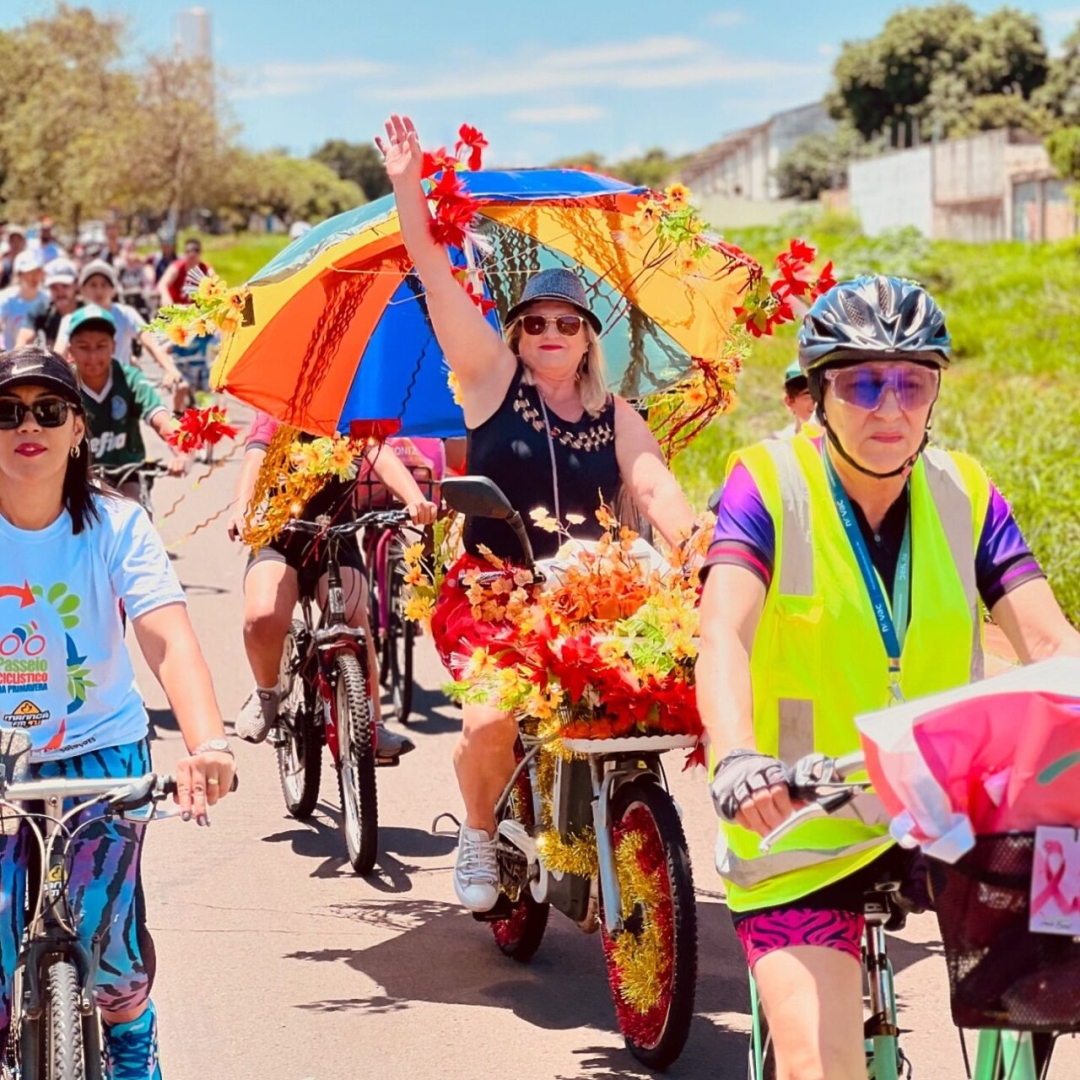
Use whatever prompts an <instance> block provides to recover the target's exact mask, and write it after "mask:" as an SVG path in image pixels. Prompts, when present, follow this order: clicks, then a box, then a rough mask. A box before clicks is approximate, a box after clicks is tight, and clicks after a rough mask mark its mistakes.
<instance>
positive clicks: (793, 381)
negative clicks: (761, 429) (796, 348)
mask: <svg viewBox="0 0 1080 1080" xmlns="http://www.w3.org/2000/svg"><path fill="white" fill-rule="evenodd" d="M784 408H786V409H787V411H788V412H789V413H791V423H790V424H788V426H787V427H786V428H783V429H781V430H780V431H778V432H777V433H776V435H775V438H777V439H792V438H794V437H795V436H796V435H798V434H799V432H800V431H802V429H803V427H804V425H806V424H809V423H810V422H811V421H812V420H813V418H814V399H813V396H812V395H811V394H810V380H809V379H807V377H806V372H805V371H803V369H802V365H801V364H800V363H799V361H798V360H793V361H792V362H791V363H790V364H789V365H788V367H787V370H786V371H785V372H784Z"/></svg>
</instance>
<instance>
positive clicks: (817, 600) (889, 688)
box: [696, 275, 1080, 1080]
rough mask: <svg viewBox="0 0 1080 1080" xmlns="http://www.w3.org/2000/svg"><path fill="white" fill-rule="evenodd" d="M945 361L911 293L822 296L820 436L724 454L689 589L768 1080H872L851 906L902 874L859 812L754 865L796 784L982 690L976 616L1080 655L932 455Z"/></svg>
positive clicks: (732, 905) (989, 520) (705, 714)
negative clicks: (874, 732)
mask: <svg viewBox="0 0 1080 1080" xmlns="http://www.w3.org/2000/svg"><path fill="white" fill-rule="evenodd" d="M950 354H951V343H950V338H949V333H948V330H947V329H946V325H945V316H944V313H943V312H942V310H941V308H940V307H939V306H938V304H937V303H936V301H935V300H934V299H933V297H932V296H931V295H930V294H929V293H928V292H927V291H926V290H925V289H923V288H922V287H921V286H919V285H917V284H915V283H914V282H910V281H904V280H902V279H900V278H894V277H885V276H883V275H877V276H868V277H862V278H857V279H855V280H853V281H844V282H841V283H840V284H839V285H837V286H835V287H834V288H832V289H831V290H829V291H828V292H827V293H825V294H824V295H823V296H821V297H819V298H818V299H817V300H816V301H815V302H814V304H813V306H812V307H811V308H810V310H809V311H808V313H807V314H806V315H805V316H804V318H803V322H802V328H801V330H800V333H799V361H800V364H801V365H802V370H803V373H804V374H805V375H806V377H807V381H808V385H809V390H810V394H811V396H812V398H813V400H814V403H815V405H816V407H817V415H818V420H819V422H820V425H821V431H820V433H818V434H817V435H815V436H813V437H811V436H809V435H807V433H806V429H805V428H804V430H803V433H801V434H799V435H797V436H796V437H795V438H793V439H769V440H766V441H765V442H762V443H759V444H758V445H756V446H753V447H749V448H747V449H745V450H740V451H738V452H737V453H735V454H733V455H732V457H731V460H730V461H729V463H728V473H727V483H726V484H725V486H724V492H723V496H722V498H721V501H720V508H719V514H718V518H717V525H716V532H715V535H714V539H713V543H712V546H711V548H710V551H709V556H708V559H707V561H706V564H705V567H704V568H703V569H702V576H703V578H704V579H705V584H704V591H703V595H702V602H701V645H700V651H699V655H698V659H697V664H696V676H697V701H698V708H699V710H700V713H701V719H702V722H703V724H704V726H705V730H706V732H707V733H708V737H709V742H710V746H711V749H712V753H713V754H714V755H715V759H716V762H717V765H716V770H715V774H714V777H713V780H712V784H711V794H712V797H713V803H714V806H715V808H716V812H717V814H718V816H719V817H720V820H721V829H722V838H723V843H722V844H721V845H720V846H719V847H718V852H717V855H718V857H717V867H718V869H719V871H720V874H721V876H722V877H723V878H724V881H725V883H726V886H727V905H728V908H729V910H730V911H731V912H732V916H733V920H734V922H735V926H736V933H737V935H738V937H739V940H740V942H741V943H742V946H743V948H744V950H745V953H746V958H747V963H748V964H749V966H750V967H751V969H752V972H753V977H754V982H755V985H756V987H757V991H758V994H759V996H760V999H761V1001H762V1004H763V1007H764V1011H765V1015H766V1016H767V1018H768V1023H769V1030H770V1032H771V1035H772V1042H773V1047H774V1049H775V1053H776V1073H777V1075H778V1076H794V1075H807V1076H826V1077H829V1078H830V1080H856V1078H859V1080H861V1078H864V1077H865V1076H866V1057H865V1054H864V1046H863V1026H862V1021H863V1011H862V970H861V954H860V947H861V938H862V931H863V901H864V894H865V892H866V891H867V890H868V889H871V888H873V887H874V885H875V884H876V883H877V882H878V881H881V880H894V881H896V880H903V879H904V877H905V874H906V870H907V863H906V860H905V858H904V853H903V852H902V851H900V850H899V849H897V848H895V847H893V846H892V840H891V838H890V836H889V831H888V824H889V823H888V818H887V816H886V815H885V814H884V812H883V811H882V812H880V813H879V812H877V809H876V808H875V807H873V806H872V805H871V806H865V805H863V806H859V807H857V808H854V809H853V810H852V811H851V812H850V813H847V814H846V815H842V816H841V815H838V816H837V817H836V818H824V819H818V820H814V821H808V822H805V823H803V824H802V825H800V826H798V827H797V828H796V829H794V830H792V832H791V833H790V835H789V836H786V837H785V838H784V842H783V844H780V845H777V847H776V848H774V849H773V850H771V851H770V852H769V853H767V854H763V853H762V852H761V848H760V840H761V837H762V836H764V835H766V834H768V833H769V832H770V831H771V830H772V829H774V828H776V827H777V826H779V825H780V824H781V823H783V822H784V821H785V820H786V819H787V818H788V817H789V816H790V814H791V812H792V801H791V797H790V793H789V783H790V782H791V781H792V780H793V779H795V778H798V779H800V780H801V781H802V782H804V783H810V782H818V783H820V782H826V783H827V782H829V781H830V780H834V779H837V777H836V774H835V771H834V769H833V759H834V758H835V757H837V756H842V755H845V754H848V753H852V752H855V751H857V750H859V748H860V742H859V735H858V731H857V730H856V727H855V717H856V716H857V715H859V714H861V713H868V712H874V711H877V710H879V709H882V708H884V707H885V706H887V705H889V704H891V703H892V702H894V701H902V700H905V699H912V698H915V697H922V696H925V695H928V694H932V693H935V692H939V691H943V690H949V689H953V688H956V687H960V686H964V685H966V684H967V683H969V682H972V681H975V680H978V679H981V678H982V677H983V640H982V629H983V614H982V613H983V609H984V608H985V609H986V610H988V611H989V612H990V614H991V615H992V617H993V619H994V621H995V622H996V623H997V624H998V626H999V627H1001V629H1002V630H1003V631H1004V632H1005V635H1006V636H1007V637H1008V639H1009V642H1010V643H1011V645H1012V646H1013V648H1014V649H1015V650H1016V653H1017V655H1018V656H1019V657H1020V658H1021V660H1023V661H1024V662H1025V663H1028V662H1032V661H1035V660H1040V659H1045V658H1048V657H1051V656H1058V655H1070V656H1080V633H1078V632H1077V631H1076V630H1075V629H1073V628H1072V627H1071V626H1070V625H1069V623H1068V621H1067V620H1066V618H1065V616H1064V614H1063V613H1062V610H1061V608H1060V606H1059V605H1058V603H1057V601H1056V600H1055V598H1054V595H1053V593H1052V592H1051V590H1050V587H1049V585H1048V584H1047V582H1046V579H1045V577H1044V575H1043V573H1042V571H1041V569H1040V568H1039V564H1038V562H1037V561H1036V559H1035V557H1034V556H1033V555H1032V553H1031V549H1030V548H1029V547H1028V545H1027V543H1026V542H1025V540H1024V537H1023V535H1022V534H1021V532H1020V529H1019V528H1018V526H1017V524H1016V521H1015V519H1014V518H1013V515H1012V512H1011V511H1010V509H1009V506H1008V504H1007V503H1006V502H1005V500H1004V499H1003V498H1002V496H1001V494H1000V493H999V492H998V491H997V489H996V488H995V487H994V485H993V484H992V483H991V482H990V480H989V479H988V477H987V475H986V473H985V472H984V470H983V469H982V468H981V467H980V465H979V464H978V463H977V462H976V461H975V460H974V459H972V458H970V457H968V456H967V455H966V454H960V453H954V452H951V451H945V450H942V449H939V448H936V447H932V446H929V445H928V443H929V434H930V419H931V415H932V413H933V409H934V405H935V403H936V401H937V398H938V393H939V391H940V388H941V381H942V376H943V373H944V372H945V370H946V369H947V368H948V366H949V359H950Z"/></svg>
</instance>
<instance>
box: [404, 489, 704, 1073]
mask: <svg viewBox="0 0 1080 1080" xmlns="http://www.w3.org/2000/svg"><path fill="white" fill-rule="evenodd" d="M443 494H444V497H445V499H446V502H447V503H448V504H449V505H450V506H451V507H453V508H454V509H456V510H459V511H460V512H462V513H464V514H467V515H475V516H478V517H487V518H501V519H503V520H506V521H508V522H510V524H511V526H512V527H513V528H514V531H515V532H516V533H517V535H518V536H519V538H520V543H521V553H520V555H519V557H518V559H517V560H515V562H514V563H513V564H508V563H506V562H504V561H503V560H501V559H499V558H497V557H496V556H494V555H492V556H490V557H489V559H488V563H487V567H486V569H482V568H480V567H474V568H471V569H469V570H467V571H465V572H464V573H462V574H461V580H460V587H461V588H462V589H464V590H465V591H466V594H467V601H468V603H469V605H470V607H471V608H473V609H476V610H477V612H478V614H479V615H480V616H482V617H484V619H485V622H486V625H488V626H489V627H490V628H491V630H492V637H491V641H490V643H489V644H488V645H478V646H476V647H475V648H474V649H472V651H471V652H470V653H469V655H468V656H460V657H452V658H449V659H450V663H451V666H452V667H454V668H455V669H456V670H458V671H459V672H460V675H461V678H460V679H459V680H458V681H457V682H456V683H454V684H453V685H451V686H450V687H448V688H447V690H448V692H449V693H450V695H451V697H453V698H454V699H456V700H458V701H459V702H461V703H462V704H469V703H474V702H483V703H485V704H486V705H487V706H488V707H492V708H497V709H499V710H500V711H503V712H506V713H509V714H512V715H514V716H515V717H516V720H517V724H518V730H519V739H518V742H517V746H516V756H517V759H518V760H517V766H516V768H515V770H514V772H513V774H512V776H511V777H510V779H509V781H508V783H507V784H506V786H505V788H504V790H503V791H502V793H501V795H500V797H499V799H498V801H497V803H496V806H495V816H496V819H497V827H496V829H497V834H496V859H497V865H498V888H499V895H498V900H497V902H496V903H495V904H494V906H493V907H492V908H490V909H489V910H487V911H484V912H477V913H475V916H474V917H475V918H477V919H479V920H481V921H485V922H488V923H489V924H490V925H491V927H492V930H493V932H494V936H495V940H496V942H497V944H498V946H499V948H500V949H501V950H502V951H503V952H504V953H505V954H506V955H507V956H509V957H511V958H513V959H515V960H517V961H519V962H526V961H528V960H530V959H531V958H532V956H533V955H534V953H535V952H536V950H537V949H538V948H539V946H540V944H541V940H542V938H543V936H544V931H545V928H546V925H547V920H548V911H549V908H550V907H554V908H555V909H556V910H558V911H560V912H562V914H564V915H566V916H567V917H568V918H569V919H571V920H572V921H573V922H575V923H576V924H577V925H578V926H579V927H580V928H581V929H582V930H583V931H585V932H586V933H591V932H594V931H596V930H597V929H599V930H600V931H601V934H602V938H603V944H604V954H605V959H606V963H607V969H608V977H609V982H610V985H611V991H612V995H613V998H614V1001H615V1008H616V1016H617V1019H618V1024H619V1028H620V1030H621V1031H622V1033H623V1035H624V1037H625V1039H626V1041H627V1045H628V1047H629V1048H630V1050H631V1052H632V1053H633V1054H634V1055H635V1056H636V1057H638V1058H639V1060H641V1061H643V1062H645V1063H646V1064H648V1065H650V1066H651V1067H656V1068H663V1067H664V1066H666V1065H668V1064H670V1063H671V1062H672V1061H673V1060H674V1059H675V1058H676V1057H677V1056H678V1054H679V1052H680V1051H681V1050H682V1047H683V1044H684V1042H685V1040H686V1036H687V1032H688V1029H689V1025H690V1020H691V1018H692V1015H693V1003H694V988H695V981H696V974H697V918H696V906H695V901H694V889H693V879H692V875H691V869H690V858H689V854H688V851H687V846H686V838H685V836H684V834H683V830H682V825H681V821H680V816H679V811H678V809H677V807H676V805H675V803H674V801H673V799H672V798H671V795H670V794H669V791H668V789H667V783H666V778H665V775H664V769H663V765H662V756H663V755H664V754H665V753H666V752H668V751H672V750H680V749H681V750H683V752H684V753H685V754H688V755H690V756H691V757H693V756H694V754H695V753H696V750H697V747H698V743H699V739H700V734H701V727H700V722H699V720H698V716H697V710H696V708H695V706H694V698H693V694H694V690H693V661H694V656H695V651H696V650H695V643H694V629H695V624H696V611H695V604H696V586H695V584H694V583H693V581H692V579H691V577H690V576H689V575H688V574H687V573H686V572H685V571H686V570H687V569H688V567H689V565H690V562H691V561H692V559H691V553H690V552H689V551H687V552H686V553H685V554H684V553H682V552H679V553H676V565H675V566H672V565H669V564H667V563H666V562H665V561H664V560H663V559H661V558H660V557H659V555H658V554H657V553H656V552H655V550H653V549H652V548H651V547H649V546H648V545H647V544H645V543H644V542H643V541H641V540H640V539H638V538H636V537H635V536H634V535H633V534H632V533H630V531H629V530H626V529H621V528H620V527H619V526H618V523H617V522H616V521H615V520H614V519H613V518H612V517H611V514H610V512H609V511H608V510H607V509H606V508H601V510H600V517H601V521H600V524H601V525H602V526H603V529H604V531H603V533H602V534H601V537H600V539H599V540H598V541H595V542H582V541H578V540H573V539H570V538H569V536H568V535H567V534H565V533H564V532H563V530H562V529H561V528H560V526H559V525H558V523H557V522H556V521H555V520H554V519H553V518H551V517H550V515H547V514H546V512H544V511H542V510H537V511H536V512H535V513H534V520H535V521H536V522H538V523H539V524H540V526H541V527H542V528H543V529H545V530H550V532H551V533H552V534H555V535H559V536H561V538H562V540H563V544H562V546H561V548H560V550H559V552H558V553H557V554H556V556H555V557H554V558H551V559H546V560H542V561H540V562H539V563H536V562H534V560H533V558H532V549H531V544H530V542H529V538H528V535H527V533H526V531H525V528H524V526H523V524H522V522H521V520H520V517H518V516H517V515H516V512H515V511H514V510H513V508H512V507H511V505H510V503H509V502H508V500H507V499H506V498H505V496H504V495H503V494H502V493H501V492H500V491H499V489H498V488H497V487H495V486H494V485H493V484H492V483H491V482H490V481H488V480H486V479H485V478H482V477H464V478H460V479H458V478H452V479H449V480H447V481H445V482H444V485H443ZM458 524H460V523H457V524H455V523H450V524H446V523H440V525H439V526H438V528H437V539H438V544H437V546H436V550H435V552H434V554H433V565H434V566H436V567H439V566H444V565H445V562H446V559H447V556H448V555H449V554H450V553H451V552H452V551H453V550H454V548H455V547H456V542H457V540H458V535H457V534H458V533H459V531H460V529H459V528H458ZM568 524H569V525H570V527H572V528H573V527H580V526H581V524H582V522H580V521H578V520H577V519H576V518H573V519H572V520H571V521H570V522H569V523H568ZM702 538H704V534H702ZM407 558H408V560H409V568H408V572H407V574H406V582H407V584H408V589H409V596H408V600H407V610H409V611H410V613H411V614H414V615H420V616H421V617H422V616H424V614H425V613H430V612H431V611H432V605H433V603H434V600H435V597H436V596H437V595H438V594H439V592H440V591H441V588H442V586H443V584H444V583H445V580H444V573H445V572H436V573H434V574H430V573H429V571H428V565H426V564H425V563H424V561H423V555H422V552H421V550H420V547H419V545H417V546H416V547H415V548H413V549H412V550H410V551H409V552H407ZM443 617H445V604H444V605H443V611H442V612H439V611H435V618H436V620H438V619H440V618H443ZM458 617H460V616H458ZM451 618H454V616H451ZM511 628H513V629H512V630H511ZM454 633H455V631H454V629H453V628H452V627H443V628H442V629H441V630H437V631H436V640H441V641H447V640H451V639H452V638H453V637H454ZM510 637H512V641H513V645H512V647H507V640H508V639H509V638H510ZM500 639H501V642H500Z"/></svg>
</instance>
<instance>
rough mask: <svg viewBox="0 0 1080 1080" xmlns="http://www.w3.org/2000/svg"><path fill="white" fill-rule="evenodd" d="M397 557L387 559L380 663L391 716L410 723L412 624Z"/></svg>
mask: <svg viewBox="0 0 1080 1080" xmlns="http://www.w3.org/2000/svg"><path fill="white" fill-rule="evenodd" d="M399 565H400V564H399V562H398V560H397V559H392V560H391V562H390V573H391V577H390V605H389V608H390V620H389V625H388V626H387V627H386V635H385V639H386V644H385V647H384V657H385V659H383V660H382V661H380V662H381V663H383V664H385V665H386V668H387V672H386V676H387V682H388V684H389V688H390V715H391V716H393V717H394V718H395V719H396V720H398V721H399V722H400V723H402V724H407V723H408V722H409V716H410V714H411V713H412V698H413V641H414V636H415V627H414V626H413V624H412V622H411V621H410V620H409V619H406V618H405V598H404V596H403V595H402V591H401V585H402V581H401V575H400V574H398V573H397V569H398V566H399Z"/></svg>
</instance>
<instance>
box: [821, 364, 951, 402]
mask: <svg viewBox="0 0 1080 1080" xmlns="http://www.w3.org/2000/svg"><path fill="white" fill-rule="evenodd" d="M825 379H826V381H827V382H829V383H831V384H832V388H833V393H834V394H835V395H836V399H837V400H838V401H842V402H843V403H844V404H845V405H854V406H855V408H857V409H865V410H866V411H868V412H873V411H874V410H875V409H878V408H880V407H881V402H882V399H883V398H884V397H885V391H886V390H892V391H893V393H894V394H896V400H897V402H898V404H899V405H900V408H901V409H903V410H904V411H905V412H907V411H910V410H912V409H921V408H923V407H924V406H926V405H929V404H931V402H933V401H934V399H935V398H936V397H937V393H938V386H939V385H940V382H941V372H940V371H936V370H935V369H933V368H927V367H921V366H920V365H918V364H897V365H896V366H895V367H885V368H871V367H861V366H860V367H849V368H840V369H835V368H834V369H833V370H831V371H826V372H825Z"/></svg>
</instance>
